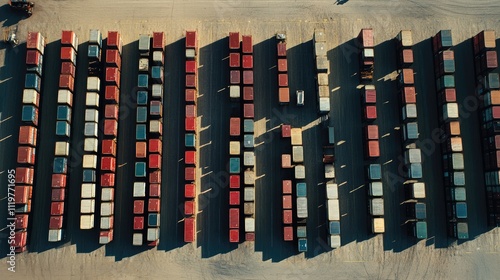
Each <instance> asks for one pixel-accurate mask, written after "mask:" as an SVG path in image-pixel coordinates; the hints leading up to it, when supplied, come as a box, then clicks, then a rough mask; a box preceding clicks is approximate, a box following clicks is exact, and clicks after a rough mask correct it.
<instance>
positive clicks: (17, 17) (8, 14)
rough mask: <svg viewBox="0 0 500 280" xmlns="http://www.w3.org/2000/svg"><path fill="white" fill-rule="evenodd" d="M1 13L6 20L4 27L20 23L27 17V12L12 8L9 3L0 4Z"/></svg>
mask: <svg viewBox="0 0 500 280" xmlns="http://www.w3.org/2000/svg"><path fill="white" fill-rule="evenodd" d="M0 15H2V19H3V20H5V21H4V22H3V23H2V27H9V26H12V25H15V24H18V23H19V22H20V21H21V20H23V19H27V18H28V17H27V16H26V13H24V12H23V11H17V10H14V9H12V8H11V7H10V6H9V4H5V5H2V6H0Z"/></svg>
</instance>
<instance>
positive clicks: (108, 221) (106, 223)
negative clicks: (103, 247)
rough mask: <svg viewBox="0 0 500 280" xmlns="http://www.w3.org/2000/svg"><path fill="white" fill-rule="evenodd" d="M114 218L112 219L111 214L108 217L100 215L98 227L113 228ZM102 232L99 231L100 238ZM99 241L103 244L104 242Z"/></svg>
mask: <svg viewBox="0 0 500 280" xmlns="http://www.w3.org/2000/svg"><path fill="white" fill-rule="evenodd" d="M114 220H115V219H114V217H113V216H110V217H101V222H100V228H101V229H107V230H110V229H113V225H114ZM105 232H106V231H105ZM102 233H103V232H101V238H102ZM99 240H102V239H99ZM99 243H100V244H105V243H103V242H101V241H99Z"/></svg>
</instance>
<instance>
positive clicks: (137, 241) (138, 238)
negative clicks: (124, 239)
mask: <svg viewBox="0 0 500 280" xmlns="http://www.w3.org/2000/svg"><path fill="white" fill-rule="evenodd" d="M142 239H143V237H142V233H134V234H133V235H132V245H134V246H141V245H142Z"/></svg>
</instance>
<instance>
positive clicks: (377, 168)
mask: <svg viewBox="0 0 500 280" xmlns="http://www.w3.org/2000/svg"><path fill="white" fill-rule="evenodd" d="M368 179H370V180H380V179H382V167H381V165H380V164H375V163H374V164H370V165H369V166H368Z"/></svg>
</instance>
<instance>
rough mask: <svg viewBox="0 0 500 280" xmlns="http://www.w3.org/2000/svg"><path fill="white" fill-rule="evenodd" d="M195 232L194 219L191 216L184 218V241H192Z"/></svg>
mask: <svg viewBox="0 0 500 280" xmlns="http://www.w3.org/2000/svg"><path fill="white" fill-rule="evenodd" d="M195 234H196V220H195V219H194V218H192V217H190V218H186V219H184V242H194V240H195Z"/></svg>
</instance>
